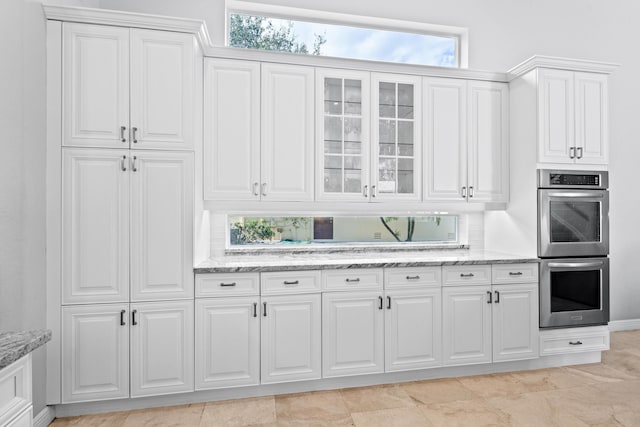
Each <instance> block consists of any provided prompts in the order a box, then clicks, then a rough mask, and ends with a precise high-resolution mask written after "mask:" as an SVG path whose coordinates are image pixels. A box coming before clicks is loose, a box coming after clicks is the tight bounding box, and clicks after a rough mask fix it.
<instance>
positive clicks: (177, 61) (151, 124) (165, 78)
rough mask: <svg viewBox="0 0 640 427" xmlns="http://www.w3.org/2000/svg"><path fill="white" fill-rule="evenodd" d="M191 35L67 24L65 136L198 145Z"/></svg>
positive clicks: (117, 143)
mask: <svg viewBox="0 0 640 427" xmlns="http://www.w3.org/2000/svg"><path fill="white" fill-rule="evenodd" d="M195 50H196V42H195V38H194V37H193V35H190V34H182V33H172V32H168V31H157V30H145V29H137V28H125V27H110V26H106V25H92V24H82V23H73V22H64V23H63V24H62V68H63V97H62V101H63V102H62V116H63V126H62V134H63V135H62V143H63V145H65V146H82V147H104V148H107V147H108V148H129V147H130V148H135V149H145V148H155V149H167V150H183V149H186V150H191V149H193V135H194V125H195V122H194V117H195V105H196V101H195V100H196V97H195V83H194V82H195V80H196V70H195V68H196V55H195Z"/></svg>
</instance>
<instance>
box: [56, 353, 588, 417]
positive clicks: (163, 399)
mask: <svg viewBox="0 0 640 427" xmlns="http://www.w3.org/2000/svg"><path fill="white" fill-rule="evenodd" d="M600 360H601V354H600V352H599V351H598V352H591V353H580V354H567V355H557V356H547V357H541V358H539V359H531V360H522V361H516V362H497V363H487V364H481V365H469V366H454V367H442V368H435V369H423V370H416V371H404V372H394V373H385V374H371V375H358V376H349V377H340V378H326V379H321V380H313V381H299V382H290V383H281V384H266V385H259V386H249V387H231V388H226V389H219V390H208V391H198V392H193V393H181V394H172V395H165V396H156V397H148V398H136V399H120V400H108V401H102V402H87V403H75V404H67V405H58V406H56V415H57V416H58V417H69V416H75V415H85V414H92V413H100V412H113V411H126V410H132V409H142V408H152V407H159V406H173V405H183V404H189V403H197V402H211V401H217V400H228V399H242V398H247V397H257V396H271V395H277V394H288V393H300V392H306V391H317V390H333V389H340V388H347V387H362V386H370V385H377V384H392V383H399V382H409V381H418V380H427V379H436V378H454V377H461V376H468V375H482V374H491V373H497V372H512V371H523V370H531V369H542V368H549V367H557V366H566V365H579V364H585V363H598V362H600Z"/></svg>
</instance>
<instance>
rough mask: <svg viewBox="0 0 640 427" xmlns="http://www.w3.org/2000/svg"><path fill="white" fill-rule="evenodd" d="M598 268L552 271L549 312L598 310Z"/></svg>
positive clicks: (599, 304)
mask: <svg viewBox="0 0 640 427" xmlns="http://www.w3.org/2000/svg"><path fill="white" fill-rule="evenodd" d="M600 306H601V303H600V270H599V269H598V270H587V271H552V272H551V312H552V313H554V312H561V311H578V310H599V309H600Z"/></svg>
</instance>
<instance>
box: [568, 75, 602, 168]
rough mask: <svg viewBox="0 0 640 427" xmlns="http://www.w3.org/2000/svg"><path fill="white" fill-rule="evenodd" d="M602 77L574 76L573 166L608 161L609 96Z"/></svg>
mask: <svg viewBox="0 0 640 427" xmlns="http://www.w3.org/2000/svg"><path fill="white" fill-rule="evenodd" d="M607 80H608V77H607V75H604V74H595V73H575V74H574V82H575V107H576V109H575V117H576V154H575V156H576V163H585V164H602V165H606V164H607V163H608V161H609V129H608V128H609V105H608V103H609V101H608V99H609V94H608V84H607Z"/></svg>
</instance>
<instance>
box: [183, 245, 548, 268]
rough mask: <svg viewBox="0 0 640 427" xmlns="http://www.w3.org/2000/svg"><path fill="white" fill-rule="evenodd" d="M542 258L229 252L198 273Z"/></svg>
mask: <svg viewBox="0 0 640 427" xmlns="http://www.w3.org/2000/svg"><path fill="white" fill-rule="evenodd" d="M538 261H539V260H538V258H534V257H528V256H521V255H514V254H507V253H500V252H491V251H477V250H475V251H474V250H470V249H433V250H419V251H388V252H358V251H354V252H328V253H319V252H316V253H280V254H268V253H262V254H247V255H227V256H221V257H214V258H210V259H208V260H207V261H205V262H203V263H201V264H199V265H197V266H196V267H195V268H194V272H195V273H196V274H198V273H232V272H252V271H259V272H267V271H291V270H326V269H348V268H381V267H423V266H438V265H474V264H515V263H521V262H538Z"/></svg>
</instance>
